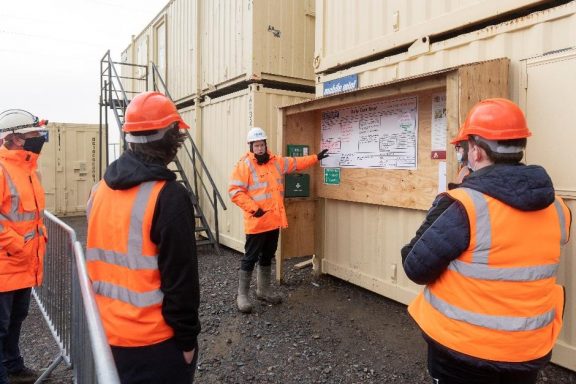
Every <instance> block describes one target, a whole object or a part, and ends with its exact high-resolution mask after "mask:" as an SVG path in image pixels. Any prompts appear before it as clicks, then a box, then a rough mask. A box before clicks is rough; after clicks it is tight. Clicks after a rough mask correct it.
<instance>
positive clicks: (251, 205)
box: [228, 152, 318, 234]
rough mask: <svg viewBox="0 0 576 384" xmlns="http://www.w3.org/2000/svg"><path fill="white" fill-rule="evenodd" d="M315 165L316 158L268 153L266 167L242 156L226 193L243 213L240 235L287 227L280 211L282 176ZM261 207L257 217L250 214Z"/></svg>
mask: <svg viewBox="0 0 576 384" xmlns="http://www.w3.org/2000/svg"><path fill="white" fill-rule="evenodd" d="M317 162H318V158H317V156H316V155H310V156H302V157H282V156H276V155H273V154H270V160H269V161H268V162H267V163H266V164H258V163H257V162H256V157H255V156H254V153H252V152H248V153H246V154H245V155H244V156H243V157H242V158H241V159H240V161H238V163H237V164H236V167H234V170H233V171H232V176H231V177H230V184H229V186H228V193H229V195H230V198H231V199H232V202H234V204H236V205H238V206H239V207H240V208H242V210H243V211H244V232H246V233H252V234H253V233H262V232H267V231H271V230H274V229H278V228H286V227H288V219H287V218H286V211H285V209H284V175H285V174H286V173H291V172H295V171H301V170H303V169H306V168H308V167H310V166H312V165H314V164H316V163H317ZM258 208H261V209H262V210H263V211H264V212H266V213H265V214H264V215H263V216H261V217H254V216H253V214H254V212H256V211H257V210H258Z"/></svg>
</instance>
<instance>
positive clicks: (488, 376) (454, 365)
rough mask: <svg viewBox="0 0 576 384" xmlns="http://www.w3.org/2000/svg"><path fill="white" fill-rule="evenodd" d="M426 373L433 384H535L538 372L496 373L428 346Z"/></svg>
mask: <svg viewBox="0 0 576 384" xmlns="http://www.w3.org/2000/svg"><path fill="white" fill-rule="evenodd" d="M428 372H430V375H431V376H432V378H433V380H432V382H433V383H434V384H535V383H536V379H537V378H538V370H534V371H506V372H502V371H497V370H493V369H482V368H478V367H475V366H472V365H469V364H466V363H465V362H463V361H461V360H456V359H455V358H454V357H453V356H451V355H450V354H448V353H446V352H444V351H442V350H440V349H438V348H434V347H432V346H430V345H429V346H428Z"/></svg>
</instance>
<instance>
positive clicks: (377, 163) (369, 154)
mask: <svg viewBox="0 0 576 384" xmlns="http://www.w3.org/2000/svg"><path fill="white" fill-rule="evenodd" d="M321 129H322V139H321V140H322V141H321V143H320V146H321V149H328V154H329V157H327V158H325V159H323V160H322V166H323V167H343V168H384V169H416V166H417V161H418V159H417V153H418V150H417V149H418V98H417V97H409V98H403V99H397V100H390V101H384V102H379V103H373V104H365V105H359V106H355V107H350V108H344V109H337V110H330V111H325V112H323V113H322V127H321Z"/></svg>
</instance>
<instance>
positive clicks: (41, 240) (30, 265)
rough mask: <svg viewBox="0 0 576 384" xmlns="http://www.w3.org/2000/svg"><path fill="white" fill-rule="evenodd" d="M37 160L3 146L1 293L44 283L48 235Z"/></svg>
mask: <svg viewBox="0 0 576 384" xmlns="http://www.w3.org/2000/svg"><path fill="white" fill-rule="evenodd" d="M37 160H38V155H37V154H35V153H31V152H29V151H23V150H9V149H7V148H6V147H2V148H0V292H8V291H14V290H17V289H23V288H30V287H34V286H37V285H40V284H42V278H43V270H44V253H45V251H46V239H47V234H46V228H45V227H44V223H43V217H44V206H45V203H44V189H43V188H42V185H41V184H40V179H39V178H38V174H37V173H36V169H37Z"/></svg>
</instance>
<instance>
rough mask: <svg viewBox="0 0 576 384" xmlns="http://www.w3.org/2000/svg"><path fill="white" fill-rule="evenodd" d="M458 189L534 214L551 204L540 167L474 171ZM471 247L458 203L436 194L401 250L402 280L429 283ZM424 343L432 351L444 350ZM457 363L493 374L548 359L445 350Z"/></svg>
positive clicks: (551, 196)
mask: <svg viewBox="0 0 576 384" xmlns="http://www.w3.org/2000/svg"><path fill="white" fill-rule="evenodd" d="M460 187H466V188H471V189H474V190H476V191H479V192H482V193H484V194H486V195H489V196H491V197H493V198H495V199H498V200H500V201H502V202H503V203H505V204H507V205H509V206H511V207H514V208H517V209H520V210H522V211H535V210H540V209H543V208H546V207H548V206H549V205H550V204H553V203H554V199H555V193H554V187H553V185H552V181H551V179H550V177H549V176H548V174H547V173H546V171H545V170H544V168H542V167H540V166H536V165H528V166H527V165H524V164H515V165H508V164H507V165H503V164H498V165H491V166H488V167H485V168H482V169H480V170H478V171H476V172H473V173H471V174H470V176H468V177H467V178H466V179H464V181H463V182H462V184H460ZM469 242H470V224H469V222H468V215H467V214H466V210H465V209H464V207H463V206H462V204H461V203H460V202H459V201H457V200H454V199H452V198H451V197H450V196H449V195H447V194H441V195H439V196H438V197H437V198H436V200H435V201H434V203H433V205H432V208H430V210H429V211H428V214H427V216H426V219H425V221H424V223H422V225H421V226H420V228H419V229H418V231H417V232H416V236H415V237H414V238H413V239H412V240H411V241H410V243H409V244H407V245H406V246H404V247H403V248H402V251H401V253H402V262H403V266H404V271H405V272H406V275H407V276H408V277H409V278H410V279H411V280H412V281H414V282H415V283H417V284H430V283H433V282H434V281H435V280H436V279H437V278H438V277H439V276H440V275H441V274H442V273H443V272H444V271H445V270H446V268H447V267H448V264H450V262H451V261H452V260H454V259H456V258H458V257H459V256H460V255H461V254H462V252H464V251H465V250H466V249H467V248H468V245H469ZM426 339H427V340H428V341H429V342H430V343H431V346H432V347H433V348H439V349H445V348H444V347H442V346H440V345H438V344H436V343H435V342H433V341H431V340H429V338H427V337H426ZM448 352H449V353H451V354H452V355H454V356H456V357H457V358H460V359H463V360H467V361H468V360H469V361H472V362H473V363H474V364H475V365H480V366H484V365H488V366H492V367H493V368H496V369H509V368H512V369H535V368H538V367H540V366H542V365H543V364H545V363H546V362H547V361H548V360H549V359H550V355H548V356H545V357H544V358H542V359H538V360H537V361H532V362H526V363H520V364H517V363H500V362H490V361H481V360H479V359H476V358H473V357H470V356H464V355H462V354H460V353H458V352H455V351H448Z"/></svg>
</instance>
